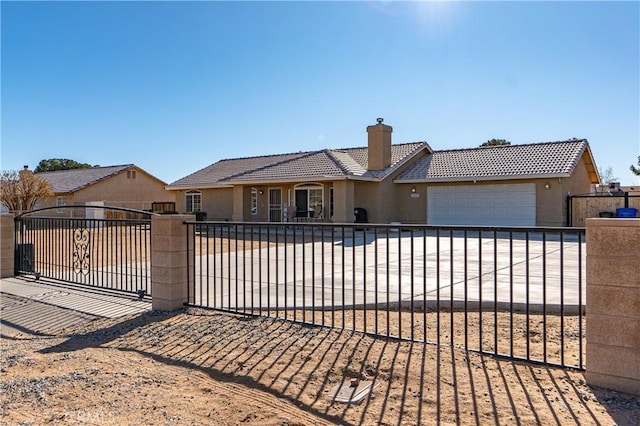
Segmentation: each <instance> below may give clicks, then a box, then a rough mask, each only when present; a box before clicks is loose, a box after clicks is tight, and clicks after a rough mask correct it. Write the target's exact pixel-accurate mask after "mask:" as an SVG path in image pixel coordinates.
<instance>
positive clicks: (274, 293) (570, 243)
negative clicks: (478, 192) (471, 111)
mask: <svg viewBox="0 0 640 426" xmlns="http://www.w3.org/2000/svg"><path fill="white" fill-rule="evenodd" d="M186 226H187V227H188V232H187V235H188V237H187V245H188V250H187V251H188V254H187V261H188V265H189V277H188V281H189V286H188V300H189V304H190V305H192V306H199V307H206V308H213V309H218V310H223V311H230V312H237V313H242V314H250V315H262V316H268V317H273V318H279V319H283V320H289V321H295V322H302V323H308V324H313V325H318V326H328V327H338V328H343V329H348V330H355V331H359V332H363V333H367V334H372V335H376V336H384V337H390V338H396V339H402V340H411V341H416V342H427V343H436V344H438V345H450V346H453V347H457V348H461V349H464V350H469V351H477V352H480V353H489V354H494V355H497V356H504V357H508V358H512V359H520V360H526V361H530V362H540V363H544V364H550V365H559V366H567V367H573V368H578V369H584V366H585V364H584V336H585V318H584V305H585V291H586V285H585V277H586V274H585V265H584V258H585V234H584V229H583V228H505V227H459V226H418V225H391V226H389V225H373V224H345V225H335V224H307V223H300V224H273V223H229V222H187V223H186Z"/></svg>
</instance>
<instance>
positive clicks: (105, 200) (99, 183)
mask: <svg viewBox="0 0 640 426" xmlns="http://www.w3.org/2000/svg"><path fill="white" fill-rule="evenodd" d="M37 176H39V177H41V178H43V179H45V180H46V181H47V182H49V185H51V188H52V189H53V192H54V194H55V195H54V197H52V198H49V199H46V200H42V201H40V203H39V206H38V207H40V208H44V207H54V206H56V207H58V208H57V209H55V210H54V211H53V212H54V214H56V215H59V216H75V215H84V212H83V211H73V209H70V208H68V206H71V205H93V206H100V205H103V206H110V207H125V208H131V209H138V210H151V206H152V203H154V202H174V201H175V193H173V192H170V191H166V190H165V186H166V183H165V182H163V181H161V180H160V179H158V178H156V177H155V176H153V175H151V174H149V173H147V172H146V171H144V170H143V169H141V168H140V167H138V166H136V165H133V164H126V165H120V166H108V167H92V168H88V169H73V170H59V171H54V172H42V173H37ZM47 214H48V215H51V214H52V213H51V212H48V213H47Z"/></svg>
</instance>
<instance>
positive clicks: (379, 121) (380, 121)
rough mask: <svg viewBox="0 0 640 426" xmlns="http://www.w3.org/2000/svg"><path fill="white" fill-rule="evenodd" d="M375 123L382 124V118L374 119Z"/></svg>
mask: <svg viewBox="0 0 640 426" xmlns="http://www.w3.org/2000/svg"><path fill="white" fill-rule="evenodd" d="M376 121H377V122H378V124H382V123H383V122H384V118H382V117H378V118H376Z"/></svg>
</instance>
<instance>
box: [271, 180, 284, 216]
mask: <svg viewBox="0 0 640 426" xmlns="http://www.w3.org/2000/svg"><path fill="white" fill-rule="evenodd" d="M269 222H282V188H269Z"/></svg>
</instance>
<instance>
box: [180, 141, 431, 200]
mask: <svg viewBox="0 0 640 426" xmlns="http://www.w3.org/2000/svg"><path fill="white" fill-rule="evenodd" d="M425 147H426V148H428V145H427V143H426V142H413V143H406V144H397V145H392V146H391V163H392V164H391V166H390V167H388V168H387V169H385V170H380V171H368V170H367V148H346V149H324V150H321V151H308V152H299V153H292V154H280V155H268V156H262V157H249V158H236V159H229V160H221V161H218V162H217V163H214V164H212V165H210V166H208V167H205V168H204V169H202V170H199V171H197V172H195V173H192V174H191V175H189V176H186V177H184V178H182V179H179V180H177V181H175V182H173V183H171V184H170V185H168V186H167V188H168V189H180V188H206V187H217V186H230V185H233V184H235V183H246V182H275V181H292V180H311V179H345V178H347V177H359V178H362V179H372V180H377V179H383V178H384V177H386V176H388V175H389V174H390V173H391V172H393V171H394V170H396V169H397V167H399V166H400V165H401V164H402V163H403V162H404V161H406V159H408V158H410V157H411V156H413V155H415V154H416V153H418V152H419V151H420V150H422V149H424V148H425Z"/></svg>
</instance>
